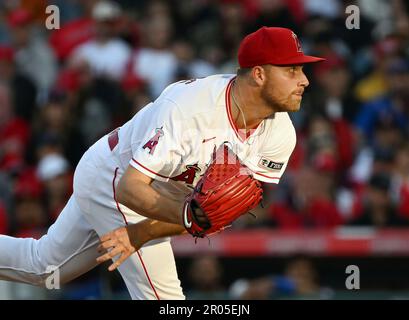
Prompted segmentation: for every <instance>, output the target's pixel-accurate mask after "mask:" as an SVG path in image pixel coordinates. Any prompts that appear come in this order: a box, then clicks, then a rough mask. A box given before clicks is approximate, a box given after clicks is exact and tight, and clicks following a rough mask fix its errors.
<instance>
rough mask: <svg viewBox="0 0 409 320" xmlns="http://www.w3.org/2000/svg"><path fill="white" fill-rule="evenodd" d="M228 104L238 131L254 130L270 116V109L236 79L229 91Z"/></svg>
mask: <svg viewBox="0 0 409 320" xmlns="http://www.w3.org/2000/svg"><path fill="white" fill-rule="evenodd" d="M230 102H231V113H232V116H233V119H234V121H235V123H236V126H237V128H239V129H247V130H250V129H255V128H257V126H258V125H259V124H260V123H261V122H262V121H263V120H264V119H266V118H267V117H270V116H271V115H272V113H271V109H269V108H268V107H266V106H264V103H263V101H262V100H261V99H260V98H259V97H257V95H256V94H255V93H254V92H253V91H252V90H251V89H250V88H248V86H247V85H246V84H244V83H242V82H241V81H240V80H238V79H237V78H236V79H235V80H234V82H233V86H232V90H231V91H230Z"/></svg>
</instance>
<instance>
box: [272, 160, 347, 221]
mask: <svg viewBox="0 0 409 320" xmlns="http://www.w3.org/2000/svg"><path fill="white" fill-rule="evenodd" d="M334 168H335V162H334V159H332V158H331V156H330V155H329V154H320V155H317V157H316V158H315V163H314V167H304V168H303V169H300V170H299V171H298V172H297V176H296V177H295V179H294V180H293V181H292V182H291V183H290V190H289V191H288V193H287V194H286V198H284V199H282V200H281V201H275V202H274V203H273V204H272V205H271V207H270V208H269V211H270V217H271V219H272V220H271V223H272V224H273V225H277V226H279V227H281V228H305V227H307V228H333V227H337V226H339V225H340V224H342V222H343V217H342V215H341V212H340V211H339V209H338V207H337V203H336V199H335V196H336V195H335V189H334V187H335V185H336V184H335V180H334V178H335V176H334Z"/></svg>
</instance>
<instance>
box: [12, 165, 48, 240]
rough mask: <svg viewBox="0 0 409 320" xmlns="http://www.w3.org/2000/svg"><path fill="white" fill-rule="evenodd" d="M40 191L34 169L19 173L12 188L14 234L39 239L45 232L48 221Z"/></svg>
mask: <svg viewBox="0 0 409 320" xmlns="http://www.w3.org/2000/svg"><path fill="white" fill-rule="evenodd" d="M42 192H43V189H42V185H41V183H40V181H39V180H38V178H37V176H36V173H35V170H33V169H27V170H25V171H24V172H22V173H21V175H20V176H19V177H18V179H17V181H16V184H15V188H14V211H13V218H14V228H13V229H14V231H13V232H12V234H13V235H14V236H16V237H21V238H35V239H39V238H41V236H42V235H43V234H44V233H45V232H46V230H47V229H46V228H47V226H48V223H49V221H48V217H47V214H46V210H45V208H44V204H43V201H42Z"/></svg>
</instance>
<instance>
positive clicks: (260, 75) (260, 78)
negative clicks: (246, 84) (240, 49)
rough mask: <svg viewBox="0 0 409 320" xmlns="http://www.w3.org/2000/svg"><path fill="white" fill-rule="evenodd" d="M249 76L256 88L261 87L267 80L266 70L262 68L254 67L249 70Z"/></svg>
mask: <svg viewBox="0 0 409 320" xmlns="http://www.w3.org/2000/svg"><path fill="white" fill-rule="evenodd" d="M251 76H252V79H253V81H254V83H255V84H256V85H257V86H260V87H262V86H263V85H264V82H265V81H266V79H267V74H266V70H265V69H264V68H263V67H262V66H255V67H253V68H252V69H251Z"/></svg>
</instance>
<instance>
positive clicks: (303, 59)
mask: <svg viewBox="0 0 409 320" xmlns="http://www.w3.org/2000/svg"><path fill="white" fill-rule="evenodd" d="M325 60H326V59H324V58H320V57H314V56H301V57H300V56H297V57H294V58H288V59H286V60H285V61H282V62H280V63H275V65H278V66H286V65H287V66H288V65H295V64H306V63H314V62H321V61H325Z"/></svg>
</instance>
